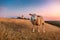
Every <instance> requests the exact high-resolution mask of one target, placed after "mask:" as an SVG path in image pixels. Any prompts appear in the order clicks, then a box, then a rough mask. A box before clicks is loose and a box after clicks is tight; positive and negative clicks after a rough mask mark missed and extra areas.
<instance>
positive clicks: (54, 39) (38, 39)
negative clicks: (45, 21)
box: [0, 18, 60, 40]
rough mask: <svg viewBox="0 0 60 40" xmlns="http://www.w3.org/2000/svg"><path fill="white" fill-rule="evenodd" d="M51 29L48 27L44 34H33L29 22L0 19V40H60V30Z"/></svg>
mask: <svg viewBox="0 0 60 40" xmlns="http://www.w3.org/2000/svg"><path fill="white" fill-rule="evenodd" d="M46 26H47V25H46ZM49 28H50V29H49ZM49 28H48V27H46V33H44V34H42V33H38V32H37V31H36V32H34V33H33V32H32V24H31V22H30V21H29V20H22V19H20V20H19V19H8V18H0V40H60V32H59V31H60V30H57V28H56V29H54V27H49ZM48 29H49V30H48ZM58 29H59V28H58ZM50 30H57V31H50Z"/></svg>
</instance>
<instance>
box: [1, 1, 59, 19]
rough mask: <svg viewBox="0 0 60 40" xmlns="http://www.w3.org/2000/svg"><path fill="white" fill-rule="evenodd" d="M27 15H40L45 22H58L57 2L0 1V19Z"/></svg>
mask: <svg viewBox="0 0 60 40" xmlns="http://www.w3.org/2000/svg"><path fill="white" fill-rule="evenodd" d="M29 13H36V14H38V15H42V16H43V17H44V19H45V20H60V1H59V0H0V17H17V16H21V15H22V14H24V15H25V17H29Z"/></svg>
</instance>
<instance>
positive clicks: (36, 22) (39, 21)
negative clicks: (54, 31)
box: [29, 14, 45, 32]
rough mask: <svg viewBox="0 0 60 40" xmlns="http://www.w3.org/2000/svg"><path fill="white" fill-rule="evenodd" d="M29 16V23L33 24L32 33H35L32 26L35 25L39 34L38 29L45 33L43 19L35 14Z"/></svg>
mask: <svg viewBox="0 0 60 40" xmlns="http://www.w3.org/2000/svg"><path fill="white" fill-rule="evenodd" d="M29 15H30V16H31V22H32V24H33V32H35V27H34V25H37V29H38V32H40V27H42V30H43V32H45V27H44V19H43V17H42V16H39V15H36V14H29Z"/></svg>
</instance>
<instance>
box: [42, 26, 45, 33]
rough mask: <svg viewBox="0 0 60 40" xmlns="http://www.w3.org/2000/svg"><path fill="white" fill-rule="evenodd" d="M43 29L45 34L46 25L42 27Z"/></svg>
mask: <svg viewBox="0 0 60 40" xmlns="http://www.w3.org/2000/svg"><path fill="white" fill-rule="evenodd" d="M42 29H43V33H45V26H44V25H42Z"/></svg>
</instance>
